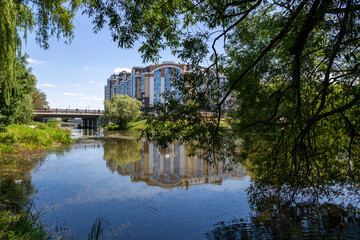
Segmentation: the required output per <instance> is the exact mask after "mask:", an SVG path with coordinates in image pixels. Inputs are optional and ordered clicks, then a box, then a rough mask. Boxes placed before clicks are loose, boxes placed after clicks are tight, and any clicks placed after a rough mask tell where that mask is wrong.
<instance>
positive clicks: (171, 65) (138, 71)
mask: <svg viewBox="0 0 360 240" xmlns="http://www.w3.org/2000/svg"><path fill="white" fill-rule="evenodd" d="M187 72H191V69H190V66H189V65H187V64H180V63H179V64H177V63H175V62H172V61H164V62H162V63H161V64H159V65H150V66H147V67H133V68H132V69H131V72H126V71H123V72H120V73H118V74H113V75H111V76H110V77H109V78H108V79H107V84H106V86H105V100H110V99H111V97H112V96H113V95H115V94H120V95H128V96H130V97H131V98H134V99H138V100H139V101H141V102H142V107H144V108H147V107H151V106H153V105H154V104H156V103H163V102H164V98H163V97H162V93H164V92H166V91H175V96H177V97H180V92H179V90H178V89H176V87H174V85H173V81H174V79H175V78H177V77H179V76H181V75H182V74H186V73H187ZM226 81H227V79H226V77H225V76H223V75H221V76H220V86H222V85H224V84H225V83H226ZM213 87H214V86H213ZM218 87H219V86H218ZM228 100H230V101H227V102H230V104H228V103H227V104H226V108H227V109H230V108H234V104H233V102H234V101H233V99H232V97H231V96H230V97H228ZM231 102H232V103H231Z"/></svg>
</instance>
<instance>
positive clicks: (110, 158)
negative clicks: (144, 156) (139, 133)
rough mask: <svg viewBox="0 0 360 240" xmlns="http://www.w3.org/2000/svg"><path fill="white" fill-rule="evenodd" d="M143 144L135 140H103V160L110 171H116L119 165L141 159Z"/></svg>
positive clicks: (122, 165)
mask: <svg viewBox="0 0 360 240" xmlns="http://www.w3.org/2000/svg"><path fill="white" fill-rule="evenodd" d="M142 146H143V144H142V143H141V142H138V141H136V140H123V139H121V140H118V141H111V142H105V143H104V145H103V147H104V160H106V165H107V167H108V168H109V169H110V170H111V171H112V172H114V171H118V169H120V168H121V167H124V166H126V165H128V164H129V163H132V162H136V161H138V160H140V159H141V148H142Z"/></svg>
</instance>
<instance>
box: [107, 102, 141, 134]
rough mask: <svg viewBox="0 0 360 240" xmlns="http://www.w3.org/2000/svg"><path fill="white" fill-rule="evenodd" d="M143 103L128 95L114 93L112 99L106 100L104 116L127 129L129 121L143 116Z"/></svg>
mask: <svg viewBox="0 0 360 240" xmlns="http://www.w3.org/2000/svg"><path fill="white" fill-rule="evenodd" d="M141 105H142V103H141V102H140V101H139V100H137V99H132V98H131V97H129V96H127V95H114V96H113V97H112V98H111V99H110V100H106V101H105V113H104V118H105V119H106V121H110V122H112V123H115V124H118V125H119V128H122V129H125V127H126V124H127V123H128V122H132V121H135V120H137V119H138V118H139V117H140V116H141V111H140V108H141Z"/></svg>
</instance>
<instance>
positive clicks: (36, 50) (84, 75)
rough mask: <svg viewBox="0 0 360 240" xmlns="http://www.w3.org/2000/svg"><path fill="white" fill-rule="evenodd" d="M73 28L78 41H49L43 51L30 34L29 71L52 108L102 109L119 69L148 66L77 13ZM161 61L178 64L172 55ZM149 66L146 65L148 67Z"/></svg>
mask: <svg viewBox="0 0 360 240" xmlns="http://www.w3.org/2000/svg"><path fill="white" fill-rule="evenodd" d="M74 24H75V26H76V29H75V37H74V39H73V40H72V43H71V44H70V45H66V44H65V43H64V41H65V39H60V41H58V40H57V39H56V38H53V39H51V40H50V41H49V43H50V48H49V49H48V50H43V49H41V48H40V47H39V45H37V44H36V42H35V34H29V35H28V39H27V44H26V45H25V46H24V47H23V52H26V53H27V54H29V59H28V62H29V65H28V66H29V67H31V68H32V69H33V70H32V73H33V74H34V75H35V76H36V78H37V81H38V82H37V87H38V88H39V89H41V90H42V91H44V92H45V93H46V95H47V99H48V101H49V103H50V107H51V108H69V107H70V108H79V109H80V108H82V109H84V108H90V109H103V108H104V106H103V100H104V85H105V84H106V79H107V78H108V77H109V76H110V75H111V74H112V73H113V72H114V70H115V69H116V68H131V67H133V66H145V64H142V59H141V55H140V53H139V52H138V50H137V49H138V47H139V43H138V44H137V45H136V46H135V47H134V49H126V50H125V49H121V48H118V47H117V44H116V43H115V42H113V41H112V40H111V36H110V33H109V31H108V29H107V28H106V29H103V30H102V31H101V32H100V33H98V34H94V33H93V31H92V28H93V25H92V23H91V19H89V18H87V17H86V16H85V15H84V16H83V15H81V13H78V14H77V16H76V17H75V21H74ZM161 56H162V59H161V60H160V61H176V62H178V60H177V59H176V57H174V56H172V55H171V54H170V53H169V51H164V52H162V54H161ZM149 64H150V63H148V64H146V65H149Z"/></svg>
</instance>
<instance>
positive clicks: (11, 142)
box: [0, 122, 73, 153]
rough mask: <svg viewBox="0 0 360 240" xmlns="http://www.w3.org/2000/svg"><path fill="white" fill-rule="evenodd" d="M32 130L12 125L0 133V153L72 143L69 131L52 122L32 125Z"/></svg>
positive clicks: (19, 151)
mask: <svg viewBox="0 0 360 240" xmlns="http://www.w3.org/2000/svg"><path fill="white" fill-rule="evenodd" d="M34 126H35V127H34V128H31V127H28V126H22V125H16V124H12V125H9V126H7V128H6V132H2V133H0V153H21V152H24V151H30V150H35V149H44V148H50V147H52V146H55V145H63V144H69V143H72V142H73V140H72V139H71V133H70V130H65V129H61V128H60V127H59V126H57V125H56V124H55V123H54V122H50V123H48V124H43V123H34Z"/></svg>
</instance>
